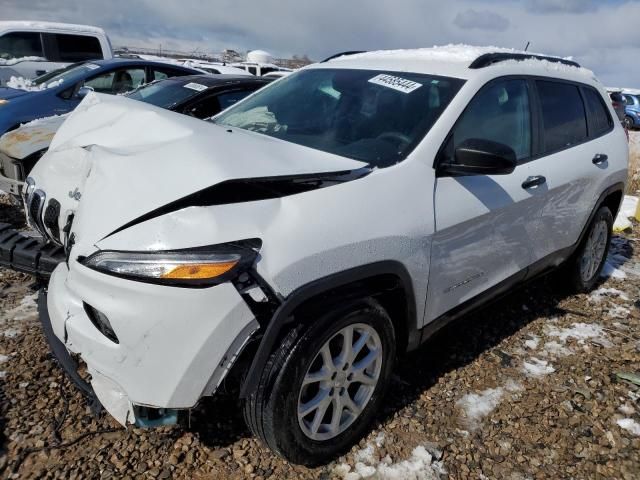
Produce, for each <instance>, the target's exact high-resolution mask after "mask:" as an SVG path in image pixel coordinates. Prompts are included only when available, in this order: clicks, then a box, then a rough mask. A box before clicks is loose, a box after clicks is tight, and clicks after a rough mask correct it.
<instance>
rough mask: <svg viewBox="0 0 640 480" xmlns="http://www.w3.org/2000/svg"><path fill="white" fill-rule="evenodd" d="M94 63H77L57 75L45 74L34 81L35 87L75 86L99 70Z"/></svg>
mask: <svg viewBox="0 0 640 480" xmlns="http://www.w3.org/2000/svg"><path fill="white" fill-rule="evenodd" d="M99 68H100V67H99V66H98V65H95V64H93V63H80V64H78V63H76V64H74V65H70V66H69V67H67V68H64V69H62V70H60V71H57V72H56V75H53V76H52V75H50V74H46V73H45V74H44V75H42V76H40V77H38V78H36V79H35V80H34V81H33V84H34V85H40V86H41V87H42V88H53V87H57V86H58V85H61V84H63V83H64V84H67V85H73V84H74V83H75V82H76V81H78V80H82V79H83V78H84V77H85V75H86V74H87V73H89V72H92V71H94V70H97V69H99Z"/></svg>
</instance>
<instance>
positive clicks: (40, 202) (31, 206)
mask: <svg viewBox="0 0 640 480" xmlns="http://www.w3.org/2000/svg"><path fill="white" fill-rule="evenodd" d="M45 198H46V194H45V193H44V192H43V191H42V190H36V191H35V192H33V193H32V194H30V195H29V198H28V200H27V202H28V205H27V212H28V215H29V219H30V220H31V224H32V226H33V227H35V229H36V230H38V231H39V232H40V233H41V234H42V235H43V236H45V230H44V225H43V223H42V209H43V207H44V201H45Z"/></svg>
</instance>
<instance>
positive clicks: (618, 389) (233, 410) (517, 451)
mask: <svg viewBox="0 0 640 480" xmlns="http://www.w3.org/2000/svg"><path fill="white" fill-rule="evenodd" d="M6 203H7V202H6V197H5V198H4V199H0V221H7V220H9V221H12V222H13V223H15V224H17V225H19V224H20V223H21V221H22V220H21V217H20V215H19V214H17V213H16V212H15V210H14V207H9V206H7V205H6ZM639 233H640V226H639V225H637V224H636V225H635V226H634V231H633V233H630V234H625V235H624V236H616V237H615V238H614V244H613V249H612V252H611V254H610V256H609V259H608V264H607V267H606V269H605V271H606V273H607V275H608V277H607V278H603V283H602V284H601V285H599V286H598V288H597V290H596V291H594V292H592V293H591V294H587V295H563V294H561V293H559V291H560V290H561V289H560V288H558V284H557V282H555V281H554V279H553V278H552V277H546V278H543V279H540V280H538V281H536V282H535V283H533V284H530V285H529V286H528V287H526V288H524V289H521V290H519V291H516V292H514V293H512V294H510V295H509V296H508V297H506V298H504V299H503V300H501V301H499V302H497V303H495V304H494V305H492V306H491V307H488V308H486V309H485V310H483V311H481V312H479V313H476V314H473V315H470V316H468V317H466V318H464V319H461V320H460V321H458V322H456V323H454V324H452V325H450V326H449V327H447V328H446V330H445V331H443V332H441V333H440V334H439V335H438V336H437V337H435V338H433V339H432V340H431V341H429V342H428V343H427V344H425V345H424V346H423V347H422V348H421V349H420V350H419V351H417V352H415V353H413V354H411V355H410V356H409V357H408V358H407V359H405V360H404V361H403V362H402V364H400V365H398V366H397V368H396V373H395V375H394V378H393V383H392V385H391V388H390V391H389V394H388V398H387V399H386V402H385V408H384V410H383V411H382V412H381V413H380V415H379V416H378V418H377V423H376V425H375V426H374V428H373V430H372V431H371V433H370V435H368V437H367V438H365V439H363V440H362V441H361V442H360V444H359V445H357V446H355V447H354V448H353V449H352V450H351V451H350V452H349V453H347V454H346V455H344V456H343V457H341V458H339V459H337V460H336V461H335V462H333V463H331V464H329V465H326V466H323V467H321V468H316V469H306V468H302V467H297V466H293V465H290V464H288V463H287V462H284V461H282V460H281V459H280V458H278V457H277V456H275V455H274V454H272V453H271V452H270V451H268V450H267V449H265V448H263V447H262V446H261V445H260V443H259V442H258V441H257V440H255V439H254V438H252V437H251V436H250V434H249V432H248V431H247V429H246V427H245V426H244V424H243V421H242V419H241V415H240V412H239V409H238V405H237V401H236V400H235V399H234V398H232V397H225V396H224V395H222V396H220V397H218V398H215V399H212V400H211V401H208V402H204V404H203V405H201V406H200V408H199V409H198V410H197V411H196V412H195V413H194V415H193V417H192V424H191V425H192V427H191V428H188V429H181V428H169V427H165V428H162V429H159V430H143V429H136V428H129V429H128V430H125V429H123V428H122V427H120V426H119V425H118V424H117V423H116V422H115V421H113V420H112V419H110V417H108V416H107V415H106V414H102V416H100V417H99V418H96V417H94V416H93V415H92V413H91V411H90V409H89V408H88V406H87V405H86V403H85V401H84V399H83V397H82V396H81V395H80V394H79V393H78V392H77V391H76V390H75V388H74V386H73V385H72V384H70V383H69V381H68V380H67V379H66V377H65V376H64V375H63V374H62V373H61V370H60V369H59V368H58V367H57V366H56V365H55V363H54V362H53V360H52V358H51V355H50V354H49V350H48V347H47V345H46V343H45V340H44V337H43V335H42V332H41V328H40V325H39V323H38V322H37V316H36V307H35V299H36V295H35V292H34V291H32V290H31V289H30V285H31V279H30V278H29V277H27V276H26V275H21V274H16V273H14V272H11V271H8V270H2V269H0V370H1V373H0V389H1V391H0V426H1V428H0V435H1V436H2V438H1V441H0V445H1V450H0V472H2V473H1V475H2V476H3V477H4V478H65V479H74V478H75V479H80V478H127V479H133V478H136V479H138V478H140V479H147V478H161V479H166V478H195V479H204V478H254V479H266V478H274V479H291V478H316V479H331V478H338V479H342V478H344V479H349V480H357V479H360V478H388V479H436V478H437V479H440V478H451V479H458V478H473V479H483V478H487V479H493V478H509V479H525V478H532V479H543V478H544V479H547V478H553V479H559V478H577V479H584V478H619V479H632V478H639V477H640V387H639V386H638V385H637V383H634V382H638V377H637V375H638V374H640V300H639V298H640V242H639V240H638V237H639ZM630 374H631V375H630ZM633 374H635V375H636V377H634V376H633Z"/></svg>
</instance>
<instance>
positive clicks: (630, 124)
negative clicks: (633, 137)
mask: <svg viewBox="0 0 640 480" xmlns="http://www.w3.org/2000/svg"><path fill="white" fill-rule="evenodd" d="M622 123H623V124H624V126H625V127H627V130H633V127H634V122H633V118H631V117H630V116H629V115H627V116H625V117H624V120H623V121H622Z"/></svg>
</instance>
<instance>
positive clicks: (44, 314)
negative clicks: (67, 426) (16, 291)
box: [38, 288, 182, 427]
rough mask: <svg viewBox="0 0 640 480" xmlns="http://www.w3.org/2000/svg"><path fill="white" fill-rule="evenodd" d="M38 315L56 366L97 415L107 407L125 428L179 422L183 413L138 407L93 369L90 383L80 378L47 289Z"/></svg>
mask: <svg viewBox="0 0 640 480" xmlns="http://www.w3.org/2000/svg"><path fill="white" fill-rule="evenodd" d="M38 314H39V317H40V323H41V324H42V330H43V332H44V335H45V338H46V339H47V343H48V344H49V348H50V350H51V353H52V354H53V357H54V358H55V360H56V363H57V364H58V365H59V366H60V368H62V370H63V371H64V372H65V374H66V375H67V377H68V378H69V380H71V381H72V382H73V383H74V384H75V385H76V387H78V390H79V391H80V392H81V393H82V394H83V395H84V396H85V398H86V399H87V402H88V404H89V406H90V408H91V410H92V411H93V412H94V413H95V414H99V413H100V412H101V411H102V408H103V407H104V408H105V409H106V410H107V411H108V412H109V413H110V414H111V416H113V417H114V418H115V419H116V420H117V421H118V423H120V424H121V425H123V426H125V427H126V426H127V424H134V425H135V426H137V427H157V426H161V425H174V424H176V423H178V419H179V417H180V416H181V415H180V412H182V411H181V410H177V409H157V408H152V407H144V406H139V405H134V404H132V403H131V402H130V401H129V398H128V397H127V394H126V393H125V392H124V391H123V390H122V388H121V387H120V386H119V385H117V384H116V383H115V382H113V381H112V380H110V379H109V378H107V377H105V376H104V375H101V374H100V373H99V372H96V371H94V370H92V369H90V368H89V369H88V372H89V374H90V375H91V382H90V383H89V382H87V381H86V380H84V379H83V378H82V377H81V376H80V374H79V373H78V369H79V367H80V365H79V364H78V362H77V361H76V360H75V359H74V358H73V357H72V356H71V354H70V353H69V351H68V350H67V348H66V347H65V346H64V344H63V343H62V342H61V341H60V340H59V339H58V337H56V335H55V334H54V333H53V328H52V326H51V319H50V317H49V312H48V310H47V290H46V289H44V288H43V289H41V290H40V293H39V295H38Z"/></svg>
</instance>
